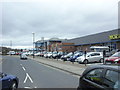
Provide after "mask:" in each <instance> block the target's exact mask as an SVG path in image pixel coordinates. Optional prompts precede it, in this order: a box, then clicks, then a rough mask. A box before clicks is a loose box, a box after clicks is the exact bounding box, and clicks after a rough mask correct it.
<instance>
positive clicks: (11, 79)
mask: <svg viewBox="0 0 120 90" xmlns="http://www.w3.org/2000/svg"><path fill="white" fill-rule="evenodd" d="M18 83H19V79H18V78H17V77H16V76H13V75H7V74H5V73H1V72H0V90H1V89H2V90H4V89H5V90H6V89H7V90H16V89H17V88H18Z"/></svg>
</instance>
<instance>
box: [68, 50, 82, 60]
mask: <svg viewBox="0 0 120 90" xmlns="http://www.w3.org/2000/svg"><path fill="white" fill-rule="evenodd" d="M82 55H83V53H82V52H79V53H75V54H74V55H73V56H71V57H70V58H69V61H71V62H75V59H76V58H77V57H79V56H82Z"/></svg>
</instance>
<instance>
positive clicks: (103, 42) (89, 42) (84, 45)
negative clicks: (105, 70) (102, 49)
mask: <svg viewBox="0 0 120 90" xmlns="http://www.w3.org/2000/svg"><path fill="white" fill-rule="evenodd" d="M67 42H71V43H74V46H75V47H76V50H80V51H90V47H91V46H108V47H109V51H113V50H120V29H115V30H110V31H106V32H102V33H97V34H92V35H88V36H84V37H79V38H74V39H69V40H67Z"/></svg>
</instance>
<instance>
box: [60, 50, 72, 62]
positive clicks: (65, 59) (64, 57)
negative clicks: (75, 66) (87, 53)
mask: <svg viewBox="0 0 120 90" xmlns="http://www.w3.org/2000/svg"><path fill="white" fill-rule="evenodd" d="M72 55H73V53H72V52H70V53H68V54H67V55H64V56H63V57H61V59H62V60H64V61H67V60H69V58H70V57H71V56H72Z"/></svg>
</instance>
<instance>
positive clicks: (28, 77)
mask: <svg viewBox="0 0 120 90" xmlns="http://www.w3.org/2000/svg"><path fill="white" fill-rule="evenodd" d="M27 79H29V80H30V81H31V83H33V80H32V78H31V77H30V75H29V74H28V73H26V77H25V80H24V83H26V81H27Z"/></svg>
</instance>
